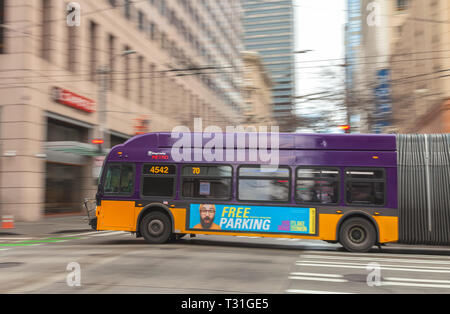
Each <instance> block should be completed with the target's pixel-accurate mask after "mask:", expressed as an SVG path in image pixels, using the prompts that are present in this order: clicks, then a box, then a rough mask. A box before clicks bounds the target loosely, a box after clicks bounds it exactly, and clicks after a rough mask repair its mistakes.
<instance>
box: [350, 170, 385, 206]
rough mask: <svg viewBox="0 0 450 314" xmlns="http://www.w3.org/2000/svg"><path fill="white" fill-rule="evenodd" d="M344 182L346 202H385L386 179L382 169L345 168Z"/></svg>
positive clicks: (375, 203)
mask: <svg viewBox="0 0 450 314" xmlns="http://www.w3.org/2000/svg"><path fill="white" fill-rule="evenodd" d="M346 182H347V183H346V189H347V193H346V194H347V203H348V204H355V205H356V204H360V205H375V206H382V205H384V204H385V187H386V179H385V175H384V171H383V170H375V169H370V170H359V169H355V170H348V169H347V171H346Z"/></svg>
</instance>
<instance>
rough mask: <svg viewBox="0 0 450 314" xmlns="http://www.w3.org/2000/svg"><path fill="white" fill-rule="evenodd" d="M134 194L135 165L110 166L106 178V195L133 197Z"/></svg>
mask: <svg viewBox="0 0 450 314" xmlns="http://www.w3.org/2000/svg"><path fill="white" fill-rule="evenodd" d="M133 192H134V167H133V165H125V164H123V165H121V164H116V165H109V166H108V167H107V171H106V176H105V187H104V193H105V194H110V195H111V194H115V195H131V194H133Z"/></svg>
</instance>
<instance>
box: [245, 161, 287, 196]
mask: <svg viewBox="0 0 450 314" xmlns="http://www.w3.org/2000/svg"><path fill="white" fill-rule="evenodd" d="M289 187H290V170H289V168H283V167H280V168H278V169H270V168H267V169H265V168H263V167H241V168H240V169H239V182H238V199H239V200H240V201H253V202H260V201H273V202H288V201H289V194H290V193H289Z"/></svg>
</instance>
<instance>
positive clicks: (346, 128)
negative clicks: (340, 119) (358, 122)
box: [339, 124, 351, 134]
mask: <svg viewBox="0 0 450 314" xmlns="http://www.w3.org/2000/svg"><path fill="white" fill-rule="evenodd" d="M339 129H341V130H342V131H344V132H345V133H346V134H350V133H351V127H350V125H348V124H346V125H340V126H339Z"/></svg>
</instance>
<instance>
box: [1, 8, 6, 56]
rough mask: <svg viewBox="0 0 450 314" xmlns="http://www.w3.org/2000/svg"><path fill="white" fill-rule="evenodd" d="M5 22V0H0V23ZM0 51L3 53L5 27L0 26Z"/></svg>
mask: <svg viewBox="0 0 450 314" xmlns="http://www.w3.org/2000/svg"><path fill="white" fill-rule="evenodd" d="M3 24H5V0H0V25H3ZM0 53H5V28H4V27H2V26H0Z"/></svg>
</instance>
